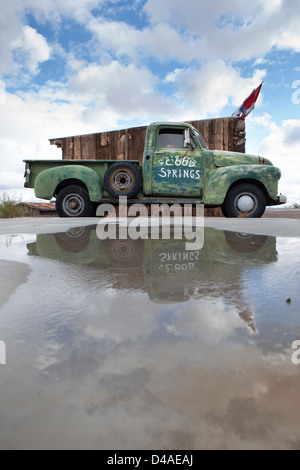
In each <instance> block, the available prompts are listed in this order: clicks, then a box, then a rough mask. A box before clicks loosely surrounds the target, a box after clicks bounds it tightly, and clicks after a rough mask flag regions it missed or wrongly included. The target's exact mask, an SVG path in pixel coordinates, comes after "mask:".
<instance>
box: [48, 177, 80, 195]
mask: <svg viewBox="0 0 300 470" xmlns="http://www.w3.org/2000/svg"><path fill="white" fill-rule="evenodd" d="M73 184H76V186H81V187H82V188H84V189H86V190H88V189H87V187H86V185H85V184H84V183H83V182H82V181H81V180H77V179H76V178H70V179H68V180H64V181H62V182H61V183H59V185H58V186H57V188H56V189H55V191H54V196H55V197H56V196H57V195H58V194H59V193H60V191H62V190H63V189H64V188H66V187H67V186H71V185H73Z"/></svg>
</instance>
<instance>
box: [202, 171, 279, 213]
mask: <svg viewBox="0 0 300 470" xmlns="http://www.w3.org/2000/svg"><path fill="white" fill-rule="evenodd" d="M280 177H281V172H280V170H279V168H276V167H274V166H269V165H266V166H262V165H237V166H231V167H224V168H217V169H215V170H211V171H210V172H209V173H207V174H206V178H205V184H204V194H203V199H204V204H207V205H216V206H219V205H221V204H223V202H224V200H225V198H226V195H227V193H228V190H229V188H230V187H231V186H232V185H233V184H234V183H236V182H238V181H239V180H241V182H242V181H243V180H248V181H249V180H252V181H253V182H255V181H257V182H259V183H260V184H262V185H263V186H264V187H265V189H266V191H267V193H268V195H269V198H270V199H271V200H274V201H275V200H276V199H277V195H278V181H279V179H280Z"/></svg>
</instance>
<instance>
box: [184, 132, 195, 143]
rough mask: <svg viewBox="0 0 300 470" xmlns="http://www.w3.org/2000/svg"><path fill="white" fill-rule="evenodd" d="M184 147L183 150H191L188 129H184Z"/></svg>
mask: <svg viewBox="0 0 300 470" xmlns="http://www.w3.org/2000/svg"><path fill="white" fill-rule="evenodd" d="M184 147H185V148H192V147H193V144H192V139H191V134H190V130H189V129H185V131H184Z"/></svg>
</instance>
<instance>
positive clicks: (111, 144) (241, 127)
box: [50, 118, 246, 163]
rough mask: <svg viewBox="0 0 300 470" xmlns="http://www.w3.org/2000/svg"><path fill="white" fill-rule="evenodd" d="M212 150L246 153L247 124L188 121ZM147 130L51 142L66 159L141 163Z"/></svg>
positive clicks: (134, 129)
mask: <svg viewBox="0 0 300 470" xmlns="http://www.w3.org/2000/svg"><path fill="white" fill-rule="evenodd" d="M189 123H190V124H192V125H193V126H194V127H195V128H196V129H198V130H199V131H200V132H201V134H202V135H203V137H204V139H205V141H206V142H207V145H208V147H209V149H211V150H229V151H233V152H241V153H245V143H246V139H245V136H246V132H245V121H244V120H240V119H236V118H220V119H206V120H201V121H189ZM146 132H147V127H135V128H132V129H125V130H120V131H112V132H101V133H97V134H89V135H81V136H75V137H65V138H60V139H51V140H50V143H51V145H56V146H57V147H59V148H62V157H63V159H64V160H139V161H140V163H142V158H143V151H144V145H145V139H146Z"/></svg>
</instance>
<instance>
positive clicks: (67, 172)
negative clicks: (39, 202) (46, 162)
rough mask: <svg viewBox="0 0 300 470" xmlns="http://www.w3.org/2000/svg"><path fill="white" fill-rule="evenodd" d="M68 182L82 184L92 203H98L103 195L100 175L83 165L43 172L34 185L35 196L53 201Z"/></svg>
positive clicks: (61, 167) (67, 166)
mask: <svg viewBox="0 0 300 470" xmlns="http://www.w3.org/2000/svg"><path fill="white" fill-rule="evenodd" d="M67 180H78V181H80V182H82V183H83V184H84V185H85V186H86V188H87V190H88V192H89V196H90V200H91V201H92V202H98V201H99V199H100V197H101V196H102V194H103V185H102V183H101V180H100V178H99V175H98V174H97V173H96V172H95V171H94V170H92V169H91V168H88V167H86V166H83V165H66V166H60V167H56V168H50V169H49V170H45V171H42V172H41V173H40V174H39V175H38V176H37V178H36V180H35V184H34V190H35V195H36V197H38V198H41V199H49V200H50V199H51V198H52V197H53V196H54V195H55V190H56V188H57V187H58V186H59V185H60V184H61V183H63V182H64V181H67Z"/></svg>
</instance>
